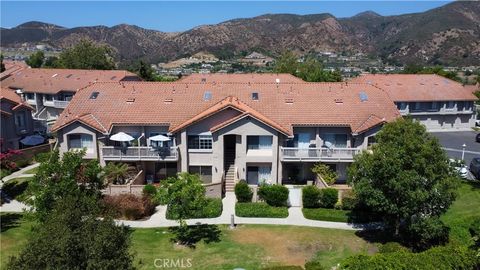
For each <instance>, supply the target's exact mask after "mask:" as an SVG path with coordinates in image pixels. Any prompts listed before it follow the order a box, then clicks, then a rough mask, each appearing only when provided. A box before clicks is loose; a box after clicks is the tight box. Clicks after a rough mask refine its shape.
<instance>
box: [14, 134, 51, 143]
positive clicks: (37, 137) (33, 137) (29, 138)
mask: <svg viewBox="0 0 480 270" xmlns="http://www.w3.org/2000/svg"><path fill="white" fill-rule="evenodd" d="M44 141H45V138H43V137H42V136H40V135H31V136H27V137H25V138H23V139H22V140H20V142H21V143H22V144H24V145H38V144H41V143H43V142H44Z"/></svg>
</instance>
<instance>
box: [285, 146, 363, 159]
mask: <svg viewBox="0 0 480 270" xmlns="http://www.w3.org/2000/svg"><path fill="white" fill-rule="evenodd" d="M360 151H361V149H358V148H296V147H280V154H281V160H282V161H353V156H355V155H356V154H358V153H360Z"/></svg>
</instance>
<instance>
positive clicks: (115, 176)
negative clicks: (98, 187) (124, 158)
mask: <svg viewBox="0 0 480 270" xmlns="http://www.w3.org/2000/svg"><path fill="white" fill-rule="evenodd" d="M128 170H129V167H128V164H126V163H115V162H110V163H108V164H107V166H105V168H104V172H105V177H106V179H107V181H108V182H109V183H113V184H117V185H119V184H120V185H121V184H124V183H125V178H127V177H128V175H129V173H128Z"/></svg>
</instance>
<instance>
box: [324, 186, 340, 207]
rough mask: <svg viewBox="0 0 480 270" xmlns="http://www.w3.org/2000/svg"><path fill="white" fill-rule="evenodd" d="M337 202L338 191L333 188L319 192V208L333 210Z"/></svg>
mask: <svg viewBox="0 0 480 270" xmlns="http://www.w3.org/2000/svg"><path fill="white" fill-rule="evenodd" d="M337 201H338V190H337V189H334V188H324V189H321V190H320V206H321V207H324V208H333V207H334V206H335V204H336V203H337Z"/></svg>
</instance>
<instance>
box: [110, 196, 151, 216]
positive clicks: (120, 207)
mask: <svg viewBox="0 0 480 270" xmlns="http://www.w3.org/2000/svg"><path fill="white" fill-rule="evenodd" d="M103 203H104V206H105V207H106V210H107V211H110V213H112V214H113V216H114V217H115V218H123V219H127V220H136V219H141V218H144V217H147V216H150V215H152V214H153V212H154V211H155V205H154V204H153V203H152V201H151V199H150V197H148V196H143V197H139V196H135V195H133V194H121V195H115V196H105V197H103Z"/></svg>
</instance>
